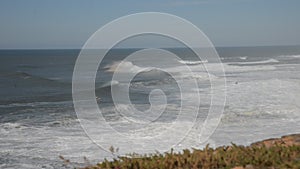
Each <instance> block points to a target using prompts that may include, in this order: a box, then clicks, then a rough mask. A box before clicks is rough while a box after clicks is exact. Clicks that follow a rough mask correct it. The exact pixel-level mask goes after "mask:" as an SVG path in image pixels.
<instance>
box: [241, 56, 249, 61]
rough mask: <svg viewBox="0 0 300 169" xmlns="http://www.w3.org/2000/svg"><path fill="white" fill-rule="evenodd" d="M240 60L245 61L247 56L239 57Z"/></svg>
mask: <svg viewBox="0 0 300 169" xmlns="http://www.w3.org/2000/svg"><path fill="white" fill-rule="evenodd" d="M239 58H240V59H241V60H246V59H247V58H248V56H240V57H239Z"/></svg>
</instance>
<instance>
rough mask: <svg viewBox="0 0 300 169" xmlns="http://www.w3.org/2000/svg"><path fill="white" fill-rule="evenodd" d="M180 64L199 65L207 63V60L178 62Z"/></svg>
mask: <svg viewBox="0 0 300 169" xmlns="http://www.w3.org/2000/svg"><path fill="white" fill-rule="evenodd" d="M177 61H178V62H179V63H182V64H186V65H198V64H202V63H207V60H204V61H192V60H177Z"/></svg>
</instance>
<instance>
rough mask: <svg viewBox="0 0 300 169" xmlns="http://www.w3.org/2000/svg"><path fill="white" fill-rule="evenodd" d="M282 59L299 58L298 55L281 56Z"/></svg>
mask: <svg viewBox="0 0 300 169" xmlns="http://www.w3.org/2000/svg"><path fill="white" fill-rule="evenodd" d="M279 57H282V58H300V55H281V56H279Z"/></svg>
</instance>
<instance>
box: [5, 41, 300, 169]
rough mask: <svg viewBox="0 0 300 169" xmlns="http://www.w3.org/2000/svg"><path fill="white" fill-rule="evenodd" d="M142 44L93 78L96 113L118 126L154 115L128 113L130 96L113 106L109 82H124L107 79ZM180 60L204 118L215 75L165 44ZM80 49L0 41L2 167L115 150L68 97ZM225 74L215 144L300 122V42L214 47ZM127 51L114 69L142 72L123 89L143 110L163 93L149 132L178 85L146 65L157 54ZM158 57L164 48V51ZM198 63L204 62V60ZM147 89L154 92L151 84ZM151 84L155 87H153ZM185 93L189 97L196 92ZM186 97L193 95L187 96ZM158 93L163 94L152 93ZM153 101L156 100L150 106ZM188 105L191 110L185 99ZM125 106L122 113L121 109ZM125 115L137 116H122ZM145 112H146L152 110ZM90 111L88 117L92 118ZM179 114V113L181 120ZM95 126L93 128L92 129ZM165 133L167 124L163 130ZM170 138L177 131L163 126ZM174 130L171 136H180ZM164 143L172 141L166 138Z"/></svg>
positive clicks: (299, 127) (127, 127)
mask: <svg viewBox="0 0 300 169" xmlns="http://www.w3.org/2000/svg"><path fill="white" fill-rule="evenodd" d="M138 50H139V49H113V50H111V51H110V52H109V53H108V54H107V55H106V56H105V58H104V59H103V61H102V62H101V64H100V66H99V69H98V72H97V76H96V80H95V94H96V96H97V103H98V105H99V108H100V110H101V113H102V116H103V117H104V119H105V120H106V122H107V123H108V124H110V125H111V126H112V128H114V130H115V131H118V132H120V133H122V134H125V135H126V134H127V133H130V132H132V131H137V130H139V129H140V128H138V127H141V126H139V125H138V126H135V125H134V124H133V123H134V122H135V121H143V120H150V121H151V120H153V119H154V117H152V116H151V115H149V117H148V115H147V114H140V115H139V114H134V113H132V114H130V112H131V109H130V107H129V105H128V104H126V103H123V104H122V106H119V107H118V109H116V106H115V104H114V103H113V99H112V95H111V88H112V87H114V89H118V90H120V92H121V91H122V89H123V88H122V87H123V86H122V81H113V80H112V75H113V74H114V72H115V70H116V67H117V65H118V64H119V63H120V61H121V60H123V59H124V58H125V57H126V56H128V55H130V54H132V53H134V52H136V51H138ZM166 50H168V51H170V52H172V53H174V54H176V55H177V56H179V57H180V58H181V59H182V60H178V64H174V65H171V66H169V67H167V69H168V70H170V72H172V73H173V74H175V75H176V76H177V77H180V78H182V79H184V81H188V80H189V79H195V80H196V81H197V84H198V88H197V89H195V90H197V91H199V92H200V94H201V106H200V108H199V112H198V113H199V115H198V116H197V117H196V118H197V119H196V121H195V123H201V120H203V119H205V117H206V116H207V113H208V109H209V104H210V97H211V96H210V94H209V93H210V79H211V78H214V79H218V78H221V77H218V74H217V73H216V74H214V72H209V74H208V73H207V72H205V71H198V72H197V73H196V74H194V75H193V76H189V75H187V74H185V73H184V72H183V71H182V67H180V66H181V65H180V64H184V65H187V66H189V67H190V68H191V69H192V70H198V69H199V70H200V69H201V70H203V64H206V65H207V66H214V64H215V63H209V62H208V63H206V62H205V61H199V60H197V59H195V56H194V54H193V53H192V52H191V51H190V50H188V49H184V48H168V49H166ZM79 52H80V50H0V94H1V97H0V135H1V137H0V168H24V169H27V168H28V169H31V168H62V167H65V166H64V163H63V161H62V160H61V159H60V158H59V156H60V155H61V156H63V157H64V158H66V159H70V160H71V164H70V166H68V167H70V168H72V167H73V166H84V165H85V164H86V163H87V160H85V159H84V157H86V158H87V159H88V160H89V161H90V162H91V163H95V162H99V161H100V160H103V159H104V158H108V159H109V158H112V157H114V156H113V155H112V153H110V152H107V151H104V150H102V149H101V148H99V146H97V145H96V144H94V142H93V141H92V140H91V139H90V138H89V137H88V136H87V134H86V133H85V132H84V130H83V128H82V126H81V125H80V120H78V118H77V116H76V113H75V110H74V105H73V101H72V75H73V70H74V65H75V63H76V59H77V56H78V55H79ZM217 52H218V53H219V56H220V59H221V61H222V63H223V67H224V70H225V78H226V104H225V107H224V113H223V115H222V118H221V122H220V124H219V125H218V127H217V129H216V131H215V132H214V133H213V135H212V136H211V137H210V138H209V141H208V143H210V145H211V146H213V147H215V146H220V145H229V144H231V142H233V143H235V144H242V145H249V144H250V143H252V142H255V141H259V140H262V139H266V138H270V137H279V136H282V135H286V134H292V133H299V132H300V46H268V47H219V48H217ZM148 58H149V59H148V60H143V61H141V60H134V61H127V62H125V63H124V64H122V67H121V68H120V69H119V70H121V71H122V73H125V72H129V73H136V72H139V71H140V70H144V71H142V72H140V73H138V74H137V75H136V76H135V77H134V79H133V80H132V81H131V82H130V88H129V97H130V100H131V103H132V105H134V106H135V107H136V109H138V110H140V111H145V110H147V109H149V107H150V102H154V103H155V102H157V100H155V97H154V98H153V100H150V101H149V95H151V91H152V90H153V89H160V91H163V92H164V93H165V96H166V99H167V101H168V102H167V103H168V105H167V107H166V109H165V111H166V112H165V113H164V114H162V115H159V118H158V119H155V126H154V127H153V126H152V127H149V128H146V129H143V130H142V132H144V133H146V134H145V135H147V134H148V135H150V136H151V133H152V132H154V131H156V130H158V131H160V130H164V125H166V124H169V123H171V122H172V121H174V120H175V119H176V117H177V115H178V109H179V107H180V101H181V100H180V99H178V98H180V97H179V96H180V92H181V91H180V87H179V86H178V85H177V83H176V80H175V79H174V78H173V77H172V76H171V75H170V74H169V73H166V72H162V71H159V70H156V69H153V68H151V67H149V66H148V65H153V63H151V62H155V64H156V62H157V63H161V60H159V59H157V58H153V57H152V56H149V57H148ZM161 59H163V58H161ZM200 67H202V68H200ZM152 94H153V93H152ZM154 94H155V93H154ZM188 96H189V97H188V98H185V99H186V100H187V101H188V103H190V104H191V105H192V104H193V102H192V101H193V97H194V96H193V93H189V94H188ZM190 100H191V102H190ZM158 101H160V100H159V99H158ZM154 110H155V107H154ZM186 110H187V111H186V112H185V114H186V115H188V113H189V112H188V110H189V109H188V108H187V109H186ZM124 112H125V113H124ZM124 115H127V116H128V117H131V118H133V119H134V120H135V121H130V120H129V121H125V122H124V118H123V117H124ZM148 118H149V119H148ZM91 120H93V119H91ZM182 123H184V121H182ZM198 127H199V125H195V127H194V128H193V129H192V130H191V132H190V133H188V134H187V135H186V136H185V137H184V140H183V141H182V142H180V144H178V145H177V150H179V151H180V149H184V148H192V147H194V148H199V147H201V146H203V145H200V144H199V143H198V140H197V136H198V134H199V129H198ZM95 130H96V129H95ZM98 132H100V133H103V135H101V134H100V135H99V139H103V140H104V141H103V142H105V143H108V144H111V146H115V144H117V142H118V139H120V138H115V137H112V136H110V133H109V132H108V131H98ZM167 134H168V133H167ZM167 137H168V138H169V139H170V140H172V139H174V138H175V136H172V135H168V136H167ZM176 138H177V137H176ZM164 143H165V142H164V141H163V140H162V141H161V145H162V146H160V145H149V144H145V145H142V146H141V147H140V148H139V147H132V146H131V145H130V143H128V145H126V142H125V143H124V142H120V143H118V144H119V146H116V147H117V148H120V150H119V151H120V153H121V154H126V153H133V152H132V151H134V152H135V153H142V154H143V153H153V152H155V151H159V152H161V151H164V150H162V149H160V147H164V146H167V145H164ZM165 144H168V143H167V142H166V143H165Z"/></svg>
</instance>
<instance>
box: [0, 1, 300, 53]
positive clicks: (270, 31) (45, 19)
mask: <svg viewBox="0 0 300 169" xmlns="http://www.w3.org/2000/svg"><path fill="white" fill-rule="evenodd" d="M299 8H300V0H198V1H197V0H169V1H163V2H162V1H159V0H152V1H150V0H147V1H142V0H130V1H129V0H128V1H126V2H125V1H114V0H110V1H104V0H1V1H0V23H1V24H0V48H2V49H5V48H80V47H82V45H83V44H84V42H85V41H86V40H87V39H88V38H89V36H90V35H91V34H92V33H94V32H95V31H96V30H97V29H99V28H100V27H101V26H103V25H105V24H106V23H108V22H110V21H112V20H113V19H116V18H118V17H121V16H124V15H128V14H132V13H137V12H152V11H153V12H166V13H170V14H174V15H177V16H179V17H183V18H185V19H187V20H189V21H191V22H192V23H194V24H195V25H196V26H198V27H199V28H200V29H201V30H202V31H203V32H204V33H206V35H207V36H208V37H209V38H210V39H211V41H212V42H213V43H214V44H215V45H216V46H260V45H299V44H300V19H299V18H300V10H299ZM138 44H139V45H142V43H138ZM132 45H133V46H134V45H136V44H132ZM137 47H138V46H137Z"/></svg>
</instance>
